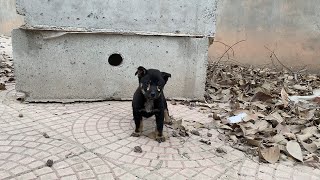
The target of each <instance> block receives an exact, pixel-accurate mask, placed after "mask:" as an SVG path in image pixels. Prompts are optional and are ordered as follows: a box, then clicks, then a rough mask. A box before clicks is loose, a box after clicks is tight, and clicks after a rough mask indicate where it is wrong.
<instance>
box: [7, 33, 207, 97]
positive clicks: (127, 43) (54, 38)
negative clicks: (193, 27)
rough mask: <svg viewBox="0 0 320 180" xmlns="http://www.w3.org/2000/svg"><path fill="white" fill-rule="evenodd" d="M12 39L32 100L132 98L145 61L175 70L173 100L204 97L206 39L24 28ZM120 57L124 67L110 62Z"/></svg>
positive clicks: (20, 81)
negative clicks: (60, 31)
mask: <svg viewBox="0 0 320 180" xmlns="http://www.w3.org/2000/svg"><path fill="white" fill-rule="evenodd" d="M12 38H13V57H14V61H15V62H14V63H15V73H16V79H17V82H16V89H17V91H20V92H24V93H26V95H27V101H59V102H63V101H91V100H108V99H131V98H132V95H133V93H134V91H135V89H136V88H137V87H138V79H137V77H135V76H134V73H135V71H136V68H137V67H138V66H140V65H142V66H144V67H146V68H158V69H160V70H162V71H165V72H168V73H171V74H172V78H171V79H170V80H169V81H168V84H167V86H166V88H165V94H166V96H167V97H168V98H177V99H180V98H188V99H198V100H203V99H204V92H205V79H206V65H207V49H208V39H207V38H189V37H165V36H124V35H105V34H93V33H80V34H70V33H62V34H61V33H50V32H48V31H31V30H21V29H16V30H14V31H13V34H12ZM115 54H119V55H120V56H121V57H120V56H118V55H115ZM120 58H122V63H121V64H120V65H119V66H112V65H110V63H109V60H110V62H111V64H114V65H115V64H116V63H117V60H120ZM113 61H115V62H113Z"/></svg>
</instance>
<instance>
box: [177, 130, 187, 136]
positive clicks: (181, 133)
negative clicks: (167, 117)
mask: <svg viewBox="0 0 320 180" xmlns="http://www.w3.org/2000/svg"><path fill="white" fill-rule="evenodd" d="M179 135H180V136H181V137H186V136H189V134H188V133H187V132H186V131H183V130H180V131H179Z"/></svg>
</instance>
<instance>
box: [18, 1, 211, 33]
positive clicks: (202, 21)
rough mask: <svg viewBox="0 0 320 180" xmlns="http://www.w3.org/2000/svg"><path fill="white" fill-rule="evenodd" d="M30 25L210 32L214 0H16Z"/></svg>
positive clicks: (159, 31) (84, 28)
mask: <svg viewBox="0 0 320 180" xmlns="http://www.w3.org/2000/svg"><path fill="white" fill-rule="evenodd" d="M17 10H18V12H19V13H20V14H22V15H24V16H25V22H26V24H27V26H28V27H30V28H41V29H46V30H48V29H54V30H61V29H62V30H64V31H88V30H89V31H91V30H95V31H103V32H117V33H119V32H120V33H135V34H144V35H146V34H151V35H152V34H157V35H158V34H163V35H172V36H184V35H186V36H213V35H214V32H215V18H216V17H215V11H216V0H174V1H172V0H161V1H159V0H121V1H119V0H88V1H84V0H83V1H79V0H53V1H44V0H17Z"/></svg>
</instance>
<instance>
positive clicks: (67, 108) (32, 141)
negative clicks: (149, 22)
mask: <svg viewBox="0 0 320 180" xmlns="http://www.w3.org/2000/svg"><path fill="white" fill-rule="evenodd" d="M14 96H15V91H14V86H13V85H11V86H8V90H6V91H0V179H23V180H26V179H38V178H39V179H46V180H47V179H103V180H109V179H110V180H111V179H128V180H133V179H151V180H156V179H173V180H179V179H196V180H198V179H245V180H250V179H263V180H268V179H297V180H307V179H310V180H311V179H314V180H316V179H320V170H319V169H312V168H310V167H305V166H302V165H298V166H294V165H293V164H292V163H290V162H281V164H276V165H270V164H259V163H258V161H257V160H254V159H253V160H252V159H250V158H248V157H246V156H245V155H244V153H242V152H241V151H238V150H235V149H233V148H232V147H229V146H228V145H225V144H224V143H223V142H222V141H220V140H219V139H218V138H217V136H218V135H219V133H218V132H217V131H216V130H210V131H209V132H210V133H211V134H212V135H213V136H212V137H210V138H209V137H207V135H206V134H207V132H208V130H203V131H201V132H200V133H201V134H203V137H199V136H194V135H192V136H190V137H185V138H184V137H170V138H169V139H168V140H167V141H166V142H165V143H161V144H159V143H157V142H156V141H155V140H153V139H151V138H150V137H149V136H150V132H152V131H153V130H154V120H153V119H152V118H151V119H148V120H146V121H145V122H146V125H145V132H144V136H142V137H139V138H135V137H130V134H131V133H132V131H133V127H134V123H133V120H132V114H131V104H130V102H97V103H75V104H56V103H49V104H23V103H20V102H18V101H16V100H15V97H14ZM169 110H170V112H171V115H173V117H174V118H176V119H178V118H182V119H183V120H189V121H198V122H209V121H210V119H209V118H208V116H207V115H205V114H202V113H199V112H198V111H197V110H190V109H189V108H188V107H186V106H182V105H170V106H169ZM165 132H166V134H167V136H171V134H172V129H170V128H168V127H166V128H165ZM201 138H204V139H210V140H211V145H207V144H204V143H201V142H199V140H200V139H201ZM135 146H141V148H142V150H143V152H142V153H136V152H134V151H133V149H134V147H135ZM219 147H222V148H223V149H225V150H226V153H218V152H217V151H216V149H217V148H219ZM48 159H52V160H53V161H54V163H53V166H52V167H48V166H46V162H47V160H48Z"/></svg>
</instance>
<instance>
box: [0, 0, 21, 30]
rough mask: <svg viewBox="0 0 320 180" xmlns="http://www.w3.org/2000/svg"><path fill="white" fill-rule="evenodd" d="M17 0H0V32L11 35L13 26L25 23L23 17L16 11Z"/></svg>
mask: <svg viewBox="0 0 320 180" xmlns="http://www.w3.org/2000/svg"><path fill="white" fill-rule="evenodd" d="M15 2H16V1H15V0H0V34H5V35H10V34H11V30H12V29H13V28H17V27H19V26H21V25H22V24H23V17H22V16H20V15H18V14H17V13H16V6H15V5H16V4H15Z"/></svg>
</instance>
